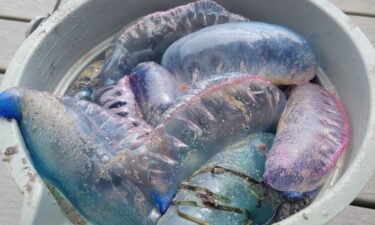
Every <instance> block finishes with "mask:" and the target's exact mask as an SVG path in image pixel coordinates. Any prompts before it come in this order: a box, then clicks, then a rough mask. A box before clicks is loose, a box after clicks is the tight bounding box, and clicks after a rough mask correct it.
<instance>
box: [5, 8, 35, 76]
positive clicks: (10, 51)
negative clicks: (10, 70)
mask: <svg viewBox="0 0 375 225" xmlns="http://www.w3.org/2000/svg"><path fill="white" fill-rule="evenodd" d="M1 8H2V7H1ZM27 27H28V23H25V22H18V21H10V20H2V19H0V69H3V70H4V69H6V67H7V66H8V64H9V62H10V60H11V59H12V57H13V55H14V54H15V53H16V51H17V49H18V48H19V46H20V45H21V43H22V42H23V40H24V39H25V32H26V29H27Z"/></svg>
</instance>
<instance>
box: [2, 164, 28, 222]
mask: <svg viewBox="0 0 375 225" xmlns="http://www.w3.org/2000/svg"><path fill="white" fill-rule="evenodd" d="M0 181H1V185H0V225H20V222H21V221H20V220H21V211H22V202H23V196H22V194H21V192H20V190H19V188H18V186H17V185H16V183H15V182H14V180H13V178H12V177H11V175H10V174H9V171H8V169H7V168H6V166H5V164H4V162H0Z"/></svg>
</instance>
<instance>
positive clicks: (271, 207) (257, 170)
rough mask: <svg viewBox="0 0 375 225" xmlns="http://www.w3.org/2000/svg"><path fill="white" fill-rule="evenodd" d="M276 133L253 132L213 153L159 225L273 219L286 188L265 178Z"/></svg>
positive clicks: (230, 223)
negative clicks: (278, 187) (281, 189)
mask: <svg viewBox="0 0 375 225" xmlns="http://www.w3.org/2000/svg"><path fill="white" fill-rule="evenodd" d="M273 138H274V135H273V134H267V133H258V134H253V135H250V136H249V137H246V138H245V139H242V140H240V141H238V142H236V143H234V144H232V145H230V146H229V147H227V148H225V149H224V150H223V151H221V152H220V153H218V154H216V155H215V156H213V157H212V158H211V159H210V160H209V161H208V162H207V163H206V164H205V165H204V166H203V167H202V168H200V169H199V170H198V171H197V172H195V173H194V174H193V175H192V177H190V178H189V179H188V180H186V181H184V182H183V183H182V184H181V185H180V189H179V191H178V192H177V195H176V197H175V198H174V199H173V203H172V205H171V206H170V207H169V209H168V211H167V212H166V214H164V215H163V216H162V217H161V218H160V220H159V221H158V225H170V224H179V225H191V224H210V225H237V224H238V225H243V224H252V225H261V224H268V223H269V222H270V221H271V220H272V218H273V216H274V215H275V214H276V210H277V208H278V207H279V206H280V204H281V198H280V194H279V193H278V192H277V191H275V190H272V189H270V188H269V187H266V185H265V184H264V183H262V180H263V172H264V164H265V160H266V156H265V155H266V153H267V152H268V150H269V149H270V148H271V146H272V142H273Z"/></svg>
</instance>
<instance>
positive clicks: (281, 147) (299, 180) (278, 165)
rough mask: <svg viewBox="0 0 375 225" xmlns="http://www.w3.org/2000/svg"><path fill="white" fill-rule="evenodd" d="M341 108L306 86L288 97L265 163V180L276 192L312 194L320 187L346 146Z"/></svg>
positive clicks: (328, 96)
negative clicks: (309, 192) (311, 192)
mask: <svg viewBox="0 0 375 225" xmlns="http://www.w3.org/2000/svg"><path fill="white" fill-rule="evenodd" d="M349 135H350V134H349V122H348V117H347V115H346V112H345V109H344V106H343V105H342V103H341V102H340V100H339V99H338V98H337V97H336V96H335V95H334V94H332V93H330V92H329V91H327V90H325V89H324V88H322V87H320V86H318V85H316V84H311V83H307V84H304V85H301V86H297V87H296V88H295V89H294V90H293V91H292V93H291V94H290V96H289V99H288V101H287V106H286V108H285V111H284V113H283V115H282V117H281V119H280V122H279V124H278V127H277V133H276V137H275V142H274V145H273V146H272V149H271V151H270V153H269V155H268V158H267V162H266V172H265V174H264V179H265V181H266V182H267V183H268V184H269V185H271V186H272V187H273V188H275V189H277V190H279V191H296V192H307V191H312V190H314V189H316V188H318V187H319V186H321V185H322V184H323V182H324V181H325V178H326V177H327V176H328V175H329V172H330V171H331V169H332V168H333V166H334V165H335V164H336V162H337V160H338V158H339V157H340V156H341V155H342V153H343V152H344V150H345V149H346V148H347V146H348V144H349Z"/></svg>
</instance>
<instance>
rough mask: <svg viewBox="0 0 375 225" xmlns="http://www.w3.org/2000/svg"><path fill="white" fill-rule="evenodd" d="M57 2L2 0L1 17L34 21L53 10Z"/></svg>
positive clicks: (0, 0)
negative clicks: (35, 18)
mask: <svg viewBox="0 0 375 225" xmlns="http://www.w3.org/2000/svg"><path fill="white" fill-rule="evenodd" d="M54 4H55V0H17V1H15V0H0V6H1V7H0V15H1V16H2V17H6V18H10V19H20V20H32V19H33V18H34V17H36V16H44V15H46V14H47V13H48V12H50V11H51V10H52V9H53V6H54Z"/></svg>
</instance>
